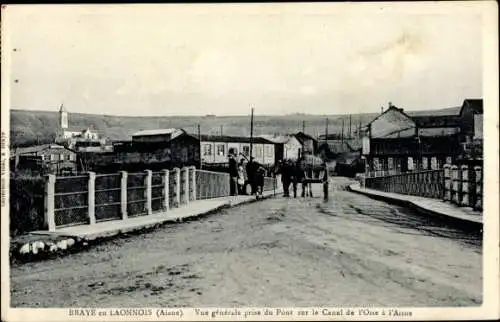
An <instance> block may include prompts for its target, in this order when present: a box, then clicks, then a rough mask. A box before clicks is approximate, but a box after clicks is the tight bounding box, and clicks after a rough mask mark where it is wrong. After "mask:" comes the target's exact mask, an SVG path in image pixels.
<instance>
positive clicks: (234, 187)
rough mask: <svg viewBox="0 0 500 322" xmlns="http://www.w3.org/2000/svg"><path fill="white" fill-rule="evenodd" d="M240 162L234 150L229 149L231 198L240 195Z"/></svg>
mask: <svg viewBox="0 0 500 322" xmlns="http://www.w3.org/2000/svg"><path fill="white" fill-rule="evenodd" d="M237 180H238V161H236V157H235V155H234V150H233V149H229V193H230V195H231V196H236V195H238V182H237Z"/></svg>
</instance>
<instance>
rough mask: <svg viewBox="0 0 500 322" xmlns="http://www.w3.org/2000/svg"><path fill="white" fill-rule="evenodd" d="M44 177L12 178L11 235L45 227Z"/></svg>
mask: <svg viewBox="0 0 500 322" xmlns="http://www.w3.org/2000/svg"><path fill="white" fill-rule="evenodd" d="M43 194H44V179H43V178H42V177H39V176H38V177H28V176H23V177H16V178H11V179H10V198H9V199H10V200H9V201H10V235H11V236H18V235H22V234H24V233H27V232H30V231H33V230H41V229H43V228H44V215H43V211H44V200H43V197H44V196H43Z"/></svg>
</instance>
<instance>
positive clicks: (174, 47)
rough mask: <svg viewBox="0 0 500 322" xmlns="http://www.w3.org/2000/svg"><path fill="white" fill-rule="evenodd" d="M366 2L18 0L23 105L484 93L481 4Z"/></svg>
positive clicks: (217, 106) (351, 108)
mask: <svg viewBox="0 0 500 322" xmlns="http://www.w3.org/2000/svg"><path fill="white" fill-rule="evenodd" d="M363 5H364V6H363ZM363 5H354V4H350V5H345V4H334V3H317V4H297V3H296V4H292V3H290V4H286V5H285V4H267V5H265V4H260V5H259V4H254V5H244V4H239V5H234V4H233V5H224V4H212V5H209V4H206V5H200V4H191V5H106V6H104V5H100V6H99V5H78V6H77V5H51V6H47V5H43V6H40V5H39V6H36V5H25V6H9V7H8V8H7V9H6V13H7V18H8V19H7V23H6V26H7V28H6V29H4V30H6V31H5V34H3V35H2V38H3V37H9V41H10V47H11V48H9V53H10V77H11V79H10V83H9V84H10V85H11V91H10V94H11V97H10V98H11V104H10V105H11V108H14V109H27V110H53V111H56V110H58V108H59V106H60V105H61V104H62V103H63V104H64V106H65V107H66V108H67V110H68V111H69V112H80V113H92V114H111V115H113V114H116V115H131V116H156V115H158V116H168V115H205V114H215V115H248V114H249V113H250V107H254V108H255V113H256V114H257V113H258V114H261V115H262V114H274V115H275V114H291V113H308V114H347V113H364V112H379V111H380V107H381V106H387V104H388V102H389V101H391V102H392V103H393V104H395V105H397V106H399V107H403V108H405V110H425V109H436V108H447V107H452V106H460V105H461V104H462V102H463V100H464V99H465V98H481V97H482V96H483V93H482V70H483V59H482V55H483V53H482V32H483V29H482V28H483V24H482V21H483V19H482V16H481V11H480V10H471V8H460V7H457V6H455V7H456V8H455V7H453V6H452V5H453V4H452V5H448V6H443V7H439V8H438V9H439V10H438V9H436V8H434V9H433V8H430V9H429V8H427V10H426V11H425V12H424V11H423V10H416V9H419V8H420V9H422V8H423V7H422V5H421V4H419V5H420V7H415V6H414V7H411V6H410V5H409V4H407V5H408V6H400V7H397V6H377V5H375V6H374V5H371V4H366V3H364V4H363ZM431 9H432V10H431ZM455 9H456V10H455ZM472 9H474V8H472ZM4 13H5V12H4ZM4 49H5V48H4Z"/></svg>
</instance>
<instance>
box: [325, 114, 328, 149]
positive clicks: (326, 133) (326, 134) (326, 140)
mask: <svg viewBox="0 0 500 322" xmlns="http://www.w3.org/2000/svg"><path fill="white" fill-rule="evenodd" d="M325 144H326V148H327V149H328V117H327V118H326V127H325Z"/></svg>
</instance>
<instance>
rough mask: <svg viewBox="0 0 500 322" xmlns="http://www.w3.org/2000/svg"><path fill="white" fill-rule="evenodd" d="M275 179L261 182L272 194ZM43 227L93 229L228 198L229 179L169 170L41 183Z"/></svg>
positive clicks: (209, 173) (91, 175)
mask: <svg viewBox="0 0 500 322" xmlns="http://www.w3.org/2000/svg"><path fill="white" fill-rule="evenodd" d="M275 184H276V182H275V179H274V178H265V184H264V190H267V191H269V190H273V189H274V187H275ZM44 187H45V189H44V200H43V201H44V203H43V204H44V211H43V214H44V225H45V227H46V228H47V229H48V230H50V231H53V230H55V229H56V228H58V227H65V226H73V225H82V224H83V225H85V224H95V223H98V222H102V221H107V220H125V219H127V218H129V217H136V216H147V215H151V214H152V213H154V212H160V211H162V212H165V211H169V209H171V208H177V207H181V206H183V205H187V204H189V203H190V202H192V201H194V200H200V199H210V198H218V197H226V196H229V194H230V193H229V174H227V173H221V172H212V171H206V170H197V169H196V168H195V167H184V168H182V169H180V168H174V169H173V170H170V171H169V170H162V171H155V172H153V171H151V170H146V171H142V172H132V173H129V172H126V171H121V172H119V173H112V174H96V173H93V172H89V173H87V174H85V175H80V176H64V177H56V176H54V175H48V176H46V178H45V183H44Z"/></svg>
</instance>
